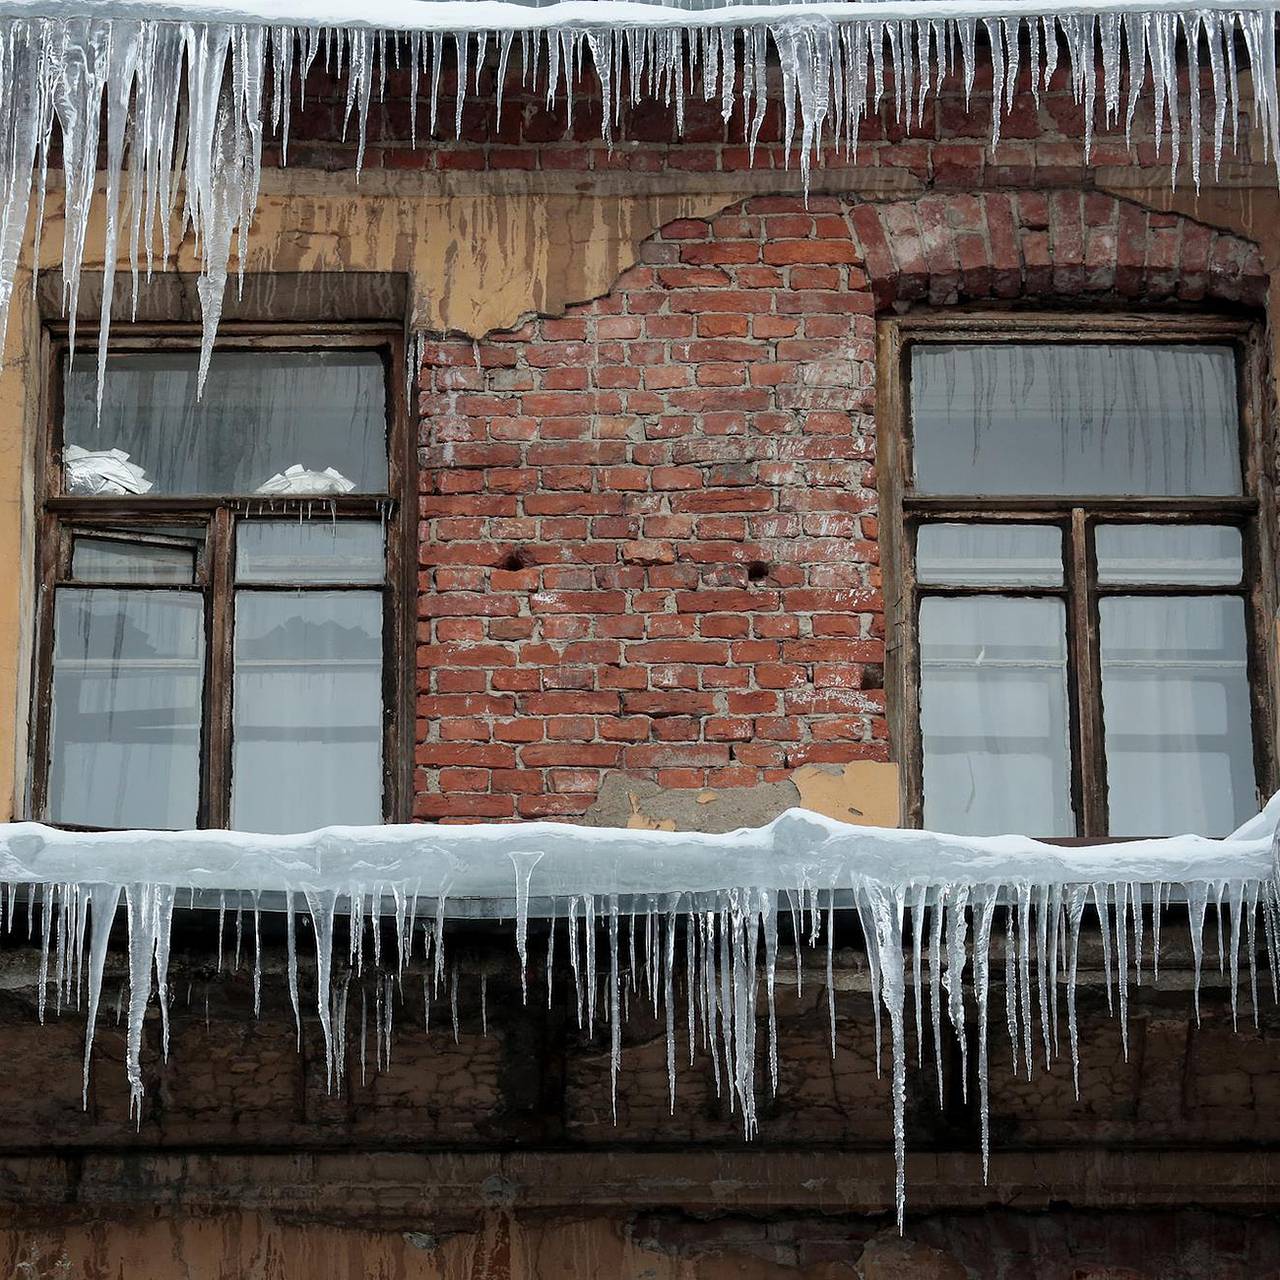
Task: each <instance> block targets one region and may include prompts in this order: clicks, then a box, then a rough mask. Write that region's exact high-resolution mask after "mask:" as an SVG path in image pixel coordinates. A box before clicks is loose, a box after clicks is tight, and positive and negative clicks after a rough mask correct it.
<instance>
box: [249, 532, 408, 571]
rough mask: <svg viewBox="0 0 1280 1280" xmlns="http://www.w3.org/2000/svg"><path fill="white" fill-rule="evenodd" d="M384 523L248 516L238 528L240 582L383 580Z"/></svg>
mask: <svg viewBox="0 0 1280 1280" xmlns="http://www.w3.org/2000/svg"><path fill="white" fill-rule="evenodd" d="M385 577H386V570H385V567H384V557H383V533H382V526H381V524H378V523H376V522H374V521H362V520H308V521H299V520H251V521H242V522H241V523H240V526H239V528H238V529H237V531H236V580H237V581H238V582H381V581H382V580H383V579H384V578H385Z"/></svg>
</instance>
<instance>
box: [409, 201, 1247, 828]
mask: <svg viewBox="0 0 1280 1280" xmlns="http://www.w3.org/2000/svg"><path fill="white" fill-rule="evenodd" d="M1264 284H1265V277H1264V274H1263V270H1262V264H1261V259H1260V257H1259V255H1258V252H1257V250H1256V249H1255V248H1254V247H1253V246H1252V245H1250V244H1248V243H1247V242H1245V241H1243V240H1240V239H1239V238H1237V237H1234V236H1231V235H1227V234H1224V233H1220V232H1216V231H1213V230H1212V229H1210V228H1208V227H1205V226H1202V225H1200V224H1198V223H1194V222H1192V221H1190V220H1188V219H1185V218H1181V217H1178V216H1175V215H1170V214H1160V213H1153V212H1150V211H1148V210H1145V209H1142V208H1140V207H1138V206H1136V205H1133V204H1130V203H1126V202H1122V201H1118V200H1115V199H1113V198H1111V197H1109V196H1101V195H1098V194H1092V193H1091V194H1087V195H1086V194H1082V193H1081V192H1079V191H1052V192H1037V193H1031V194H1028V193H1024V194H1020V195H1008V194H1003V193H987V194H953V195H926V196H924V197H921V198H920V199H918V200H915V201H905V200H899V201H890V202H884V203H854V202H850V201H842V200H837V199H835V198H833V197H820V198H814V199H812V200H810V201H809V202H808V204H806V203H805V202H804V201H803V200H801V199H800V198H798V197H782V196H771V197H760V198H756V199H753V200H751V201H749V202H747V203H745V204H742V205H739V206H736V207H735V208H733V209H731V210H729V211H726V212H725V213H723V214H721V215H720V216H718V217H716V218H714V219H712V220H711V221H710V222H706V221H701V220H694V219H683V220H679V221H675V222H672V223H670V224H668V225H667V226H666V227H664V228H663V229H662V230H661V231H660V232H659V233H658V234H657V235H655V236H654V237H653V238H651V239H650V240H649V241H648V242H647V243H646V244H645V245H644V246H642V250H641V254H640V260H639V263H638V264H637V265H636V266H635V267H634V268H632V269H631V270H629V271H627V272H626V273H625V274H624V275H623V276H622V277H621V278H620V279H619V280H618V281H617V283H616V285H615V287H614V289H613V290H612V291H611V292H610V293H609V294H608V295H607V296H606V297H603V298H600V299H597V300H595V301H592V302H589V303H585V304H583V305H580V306H576V307H572V308H570V310H569V311H568V312H567V314H566V315H565V316H563V317H561V318H558V319H550V318H540V319H536V320H533V321H531V322H529V323H528V324H526V325H525V326H523V327H522V328H520V329H518V330H516V331H513V332H504V333H494V334H490V335H488V337H487V338H486V339H485V340H483V341H480V342H472V341H468V340H464V339H454V338H446V339H441V340H438V341H431V342H429V343H428V345H427V347H426V349H425V359H424V364H423V369H422V382H421V393H422V394H421V412H422V415H423V421H422V427H421V443H422V452H421V463H422V487H421V510H420V514H421V521H422V523H421V528H420V544H421V545H420V564H421V577H420V583H419V589H420V598H419V615H420V633H419V639H420V642H421V643H420V648H419V653H418V663H419V680H418V686H419V699H418V725H417V755H416V762H417V766H418V775H417V802H416V807H415V813H416V815H417V816H418V817H420V818H440V819H476V818H514V817H526V818H527V817H543V816H569V817H572V816H577V815H580V814H582V813H583V812H584V811H585V810H586V808H587V807H588V806H589V805H590V803H591V800H592V798H593V797H594V795H595V793H596V791H597V789H598V787H599V784H600V780H601V777H602V775H603V773H604V772H605V771H608V770H615V769H621V770H625V771H626V772H628V773H630V774H634V775H637V776H640V777H644V778H648V779H652V780H655V781H656V782H658V783H659V784H660V785H663V786H667V787H693V788H696V787H702V786H714V787H733V786H748V785H752V784H755V783H757V782H764V781H772V780H776V779H777V778H779V777H782V776H784V775H785V774H786V772H787V771H789V770H791V769H794V768H795V767H797V766H799V765H802V764H805V763H809V762H824V763H845V762H848V761H850V760H854V759H859V758H873V759H884V758H887V756H888V753H889V742H888V732H887V723H886V720H885V718H884V715H885V704H884V693H883V689H882V664H883V660H884V649H883V610H882V600H881V594H880V585H881V584H880V571H879V562H878V543H877V539H878V532H879V529H878V507H877V494H876V476H875V466H874V463H875V424H874V416H873V413H874V407H875V386H874V381H875V313H876V311H877V310H880V309H883V308H885V307H887V306H889V305H891V304H892V305H896V306H899V307H901V306H902V305H905V304H909V303H912V302H916V301H919V302H927V303H945V302H953V301H957V300H967V301H969V300H993V301H1002V300H1012V299H1066V300H1067V301H1069V302H1075V303H1081V302H1083V303H1086V304H1087V305H1093V304H1094V303H1095V302H1097V301H1098V300H1107V301H1110V302H1113V303H1115V304H1117V305H1126V304H1132V303H1139V304H1141V305H1157V304H1160V303H1163V302H1167V301H1170V300H1178V301H1193V300H1201V299H1211V300H1216V301H1222V302H1239V301H1245V302H1257V301H1259V300H1260V297H1261V292H1262V289H1263V287H1264Z"/></svg>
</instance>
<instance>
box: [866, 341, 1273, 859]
mask: <svg viewBox="0 0 1280 1280" xmlns="http://www.w3.org/2000/svg"><path fill="white" fill-rule="evenodd" d="M888 329H889V333H888V335H887V337H888V343H887V348H888V350H887V352H886V355H885V359H886V360H888V361H889V362H890V363H889V366H888V368H887V369H886V372H888V373H889V374H890V377H891V379H892V380H893V382H894V388H895V389H894V391H893V392H892V393H891V395H890V401H889V403H888V405H887V408H888V410H889V416H890V418H896V419H897V423H898V430H897V431H896V432H895V431H894V430H892V425H891V424H890V430H889V431H888V432H887V433H882V439H883V438H884V435H885V434H887V435H888V436H889V439H888V440H885V442H884V450H885V453H886V454H887V457H886V458H885V461H886V463H887V466H886V467H885V469H886V471H888V472H889V484H890V486H891V487H893V488H894V489H895V490H896V492H895V493H894V494H893V495H892V496H893V497H894V503H893V512H894V518H893V520H892V522H891V523H892V528H891V529H890V530H889V531H887V539H888V543H889V553H890V554H891V555H893V556H894V557H896V565H897V567H898V568H899V570H900V571H901V585H902V591H901V597H900V600H899V602H898V613H897V616H896V618H894V619H892V625H893V627H894V630H895V635H894V637H893V641H894V651H895V654H896V671H897V677H896V684H897V688H898V692H899V694H900V698H901V703H902V705H903V706H904V708H906V716H905V720H906V723H904V724H903V726H902V729H903V732H902V733H901V734H900V742H901V745H902V751H901V753H900V754H901V755H902V758H903V769H904V776H905V779H906V785H907V790H908V796H907V801H908V811H909V813H910V814H911V816H912V818H913V819H914V821H915V822H917V823H918V824H920V825H923V826H925V827H928V828H930V829H935V830H945V831H954V832H958V833H962V834H997V833H1001V832H1025V833H1029V834H1033V835H1042V836H1049V837H1072V836H1081V837H1094V838H1097V837H1106V836H1117V837H1122V836H1139V835H1163V834H1173V833H1179V832H1184V831H1197V832H1200V833H1203V834H1208V835H1225V834H1227V833H1228V832H1230V831H1231V830H1233V829H1234V828H1235V827H1236V826H1237V825H1238V824H1239V823H1240V822H1241V821H1243V820H1244V819H1245V818H1247V817H1248V816H1249V815H1250V814H1251V813H1253V812H1256V809H1257V805H1258V800H1259V784H1260V783H1268V784H1269V782H1270V778H1271V773H1272V766H1271V763H1270V759H1269V755H1268V746H1267V744H1266V741H1265V738H1266V735H1265V732H1263V731H1261V727H1262V725H1263V724H1264V717H1263V715H1262V714H1261V712H1262V710H1263V708H1264V707H1265V705H1266V703H1265V700H1264V699H1263V698H1262V690H1263V687H1264V684H1265V675H1264V670H1265V663H1264V662H1263V661H1262V660H1261V658H1260V656H1259V654H1258V653H1257V646H1258V637H1259V636H1260V635H1261V634H1262V633H1263V630H1264V628H1263V627H1262V626H1261V625H1260V619H1261V617H1262V616H1263V610H1262V607H1261V602H1260V593H1261V590H1262V588H1261V584H1260V581H1259V579H1260V568H1259V555H1258V550H1257V546H1258V529H1257V523H1258V515H1259V504H1258V499H1257V491H1256V475H1257V464H1256V455H1257V442H1256V440H1254V439H1253V438H1252V437H1253V434H1254V433H1253V429H1252V426H1251V415H1250V414H1249V412H1248V404H1247V399H1245V398H1243V392H1242V389H1243V388H1247V387H1248V385H1249V382H1250V377H1251V375H1250V373H1249V361H1250V357H1249V329H1248V327H1247V326H1244V325H1238V324H1234V323H1226V322H1223V323H1218V324H1210V323H1205V324H1198V325H1191V324H1188V323H1185V322H1183V321H1173V320H1170V321H1168V322H1164V321H1155V320H1143V321H1138V320H1135V321H1132V322H1125V321H1116V322H1107V323H1103V324H1100V323H1099V322H1098V321H1096V320H1092V321H1090V320H1078V319H1074V318H1072V319H1062V318H1059V319H1055V320H1051V319H1048V318H1045V317H1040V318H1036V319H1028V320H1025V321H1022V322H1020V323H1019V322H1017V321H1011V320H1010V319H1009V318H1007V317H1006V318H1002V319H998V320H997V319H992V318H966V319H964V320H960V321H953V322H952V323H951V324H950V325H948V326H946V327H943V326H941V325H937V324H934V323H924V322H922V323H917V324H910V323H905V322H890V324H889V325H888Z"/></svg>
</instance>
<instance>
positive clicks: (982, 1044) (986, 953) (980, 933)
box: [973, 885, 999, 1184]
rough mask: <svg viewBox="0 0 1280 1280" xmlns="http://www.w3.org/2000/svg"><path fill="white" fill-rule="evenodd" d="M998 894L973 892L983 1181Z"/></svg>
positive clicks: (987, 1156) (987, 1155) (987, 1165)
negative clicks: (993, 927)
mask: <svg viewBox="0 0 1280 1280" xmlns="http://www.w3.org/2000/svg"><path fill="white" fill-rule="evenodd" d="M998 898H999V892H998V890H996V889H993V888H991V887H990V886H986V885H984V886H982V887H981V888H979V889H978V890H977V891H976V893H975V898H974V905H975V907H976V908H977V913H978V914H977V924H976V926H975V927H974V931H973V992H974V997H975V1000H976V1002H977V1006H978V1115H979V1128H980V1132H981V1140H982V1181H983V1183H984V1184H985V1183H986V1182H987V1181H988V1179H989V1176H990V1172H991V1082H990V1066H989V1063H990V1053H989V1046H988V1040H989V1036H988V1034H987V1023H988V1018H987V1006H988V1003H989V999H988V998H989V995H990V991H991V959H990V957H991V925H992V922H993V921H994V919H995V912H996V902H997V900H998Z"/></svg>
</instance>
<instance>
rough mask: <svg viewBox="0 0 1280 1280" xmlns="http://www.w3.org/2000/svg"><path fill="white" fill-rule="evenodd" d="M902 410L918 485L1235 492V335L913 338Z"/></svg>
mask: <svg viewBox="0 0 1280 1280" xmlns="http://www.w3.org/2000/svg"><path fill="white" fill-rule="evenodd" d="M911 421H912V432H913V457H914V461H915V482H916V490H917V492H919V493H954V494H1020V493H1041V494H1119V495H1124V494H1155V495H1178V494H1193V495H1200V496H1210V495H1214V494H1234V493H1240V492H1241V474H1240V436H1239V413H1238V407H1237V403H1236V367H1235V357H1234V354H1233V353H1232V350H1231V348H1230V347H1212V346H1192V345H1176V346H1175V345H1172V344H1163V345H1162V344H1155V343H1143V344H1141V345H1134V344H1120V343H1116V344H1111V345H1102V344H1097V343H1066V342H1063V343H1034V342H1022V343H1017V342H1011V343H973V344H949V343H922V344H920V345H918V346H916V347H914V348H912V352H911Z"/></svg>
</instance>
